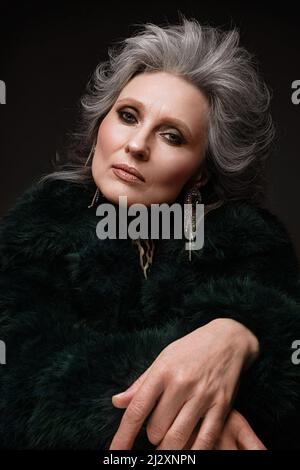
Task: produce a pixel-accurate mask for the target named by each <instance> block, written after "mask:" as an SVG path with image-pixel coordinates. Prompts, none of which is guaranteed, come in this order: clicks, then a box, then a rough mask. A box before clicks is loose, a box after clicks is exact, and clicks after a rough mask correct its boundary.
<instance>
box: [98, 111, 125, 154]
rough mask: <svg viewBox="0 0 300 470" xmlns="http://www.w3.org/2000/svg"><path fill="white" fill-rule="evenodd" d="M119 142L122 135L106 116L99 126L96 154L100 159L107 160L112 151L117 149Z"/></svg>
mask: <svg viewBox="0 0 300 470" xmlns="http://www.w3.org/2000/svg"><path fill="white" fill-rule="evenodd" d="M121 142H122V134H121V133H120V130H119V127H118V125H117V124H116V123H115V121H113V120H112V119H111V118H110V117H108V116H107V117H106V118H104V119H103V121H102V122H101V124H100V126H99V130H98V136H97V145H96V153H97V154H98V155H101V156H102V158H109V156H110V155H111V153H112V152H113V151H114V149H117V148H119V146H120V145H121Z"/></svg>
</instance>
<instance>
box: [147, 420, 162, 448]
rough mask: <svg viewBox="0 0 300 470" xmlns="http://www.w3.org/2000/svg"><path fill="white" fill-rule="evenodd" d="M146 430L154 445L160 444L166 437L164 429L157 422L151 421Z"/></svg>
mask: <svg viewBox="0 0 300 470" xmlns="http://www.w3.org/2000/svg"><path fill="white" fill-rule="evenodd" d="M146 430H147V436H148V439H149V441H150V442H151V443H152V444H154V445H156V444H159V442H160V441H161V440H162V438H163V437H164V431H163V429H162V427H161V426H160V425H159V424H157V423H149V424H148V425H147V428H146Z"/></svg>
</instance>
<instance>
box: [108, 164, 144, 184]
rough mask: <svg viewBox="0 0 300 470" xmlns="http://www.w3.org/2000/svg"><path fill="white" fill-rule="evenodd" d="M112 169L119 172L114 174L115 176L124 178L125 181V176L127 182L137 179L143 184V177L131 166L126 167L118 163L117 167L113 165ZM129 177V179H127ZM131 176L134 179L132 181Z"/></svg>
mask: <svg viewBox="0 0 300 470" xmlns="http://www.w3.org/2000/svg"><path fill="white" fill-rule="evenodd" d="M113 168H114V169H115V170H121V171H120V172H116V173H117V175H118V176H121V177H123V176H124V178H125V179H127V178H126V176H127V177H128V179H127V180H128V181H135V179H139V180H140V181H143V183H144V182H145V178H144V177H143V175H142V174H141V173H140V172H139V171H138V170H137V169H136V168H134V167H133V166H129V165H126V163H118V164H117V165H113ZM126 173H127V175H126ZM129 175H131V177H129ZM132 176H134V177H135V178H134V179H133V178H132Z"/></svg>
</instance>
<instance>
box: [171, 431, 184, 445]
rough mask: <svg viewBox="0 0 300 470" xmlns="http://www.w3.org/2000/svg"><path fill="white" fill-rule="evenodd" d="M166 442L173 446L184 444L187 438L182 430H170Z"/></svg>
mask: <svg viewBox="0 0 300 470" xmlns="http://www.w3.org/2000/svg"><path fill="white" fill-rule="evenodd" d="M167 438H168V442H172V443H174V444H179V445H180V444H185V442H186V440H187V436H186V435H185V433H184V432H183V431H182V429H178V428H174V429H170V431H169V432H168V434H167Z"/></svg>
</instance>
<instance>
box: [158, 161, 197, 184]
mask: <svg viewBox="0 0 300 470" xmlns="http://www.w3.org/2000/svg"><path fill="white" fill-rule="evenodd" d="M193 157H194V156H191V155H188V154H180V155H176V154H175V153H174V154H172V158H170V159H165V160H164V161H161V162H160V165H159V167H158V168H157V177H158V179H159V181H160V182H161V183H162V184H171V183H172V184H173V185H176V184H178V185H183V184H184V183H185V182H186V181H187V180H188V179H189V178H190V177H191V176H192V175H193V174H194V173H195V172H196V170H197V168H198V166H199V163H200V162H199V163H198V162H197V161H195V157H194V158H193Z"/></svg>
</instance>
